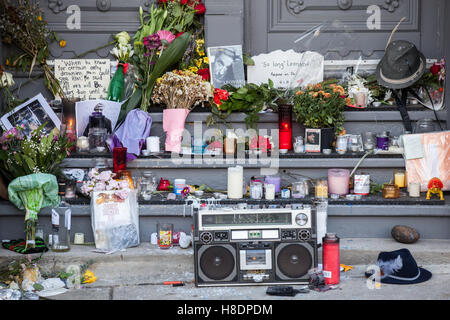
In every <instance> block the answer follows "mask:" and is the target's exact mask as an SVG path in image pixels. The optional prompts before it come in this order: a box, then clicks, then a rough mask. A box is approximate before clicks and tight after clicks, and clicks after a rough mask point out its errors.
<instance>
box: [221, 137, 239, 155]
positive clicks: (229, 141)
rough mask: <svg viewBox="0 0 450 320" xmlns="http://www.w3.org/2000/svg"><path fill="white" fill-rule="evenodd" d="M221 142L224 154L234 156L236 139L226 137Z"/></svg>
mask: <svg viewBox="0 0 450 320" xmlns="http://www.w3.org/2000/svg"><path fill="white" fill-rule="evenodd" d="M223 141H224V144H223V145H224V152H225V154H232V155H234V154H235V153H236V139H235V138H228V137H227V138H225V139H224V140H223Z"/></svg>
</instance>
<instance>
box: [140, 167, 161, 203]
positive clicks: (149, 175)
mask: <svg viewBox="0 0 450 320" xmlns="http://www.w3.org/2000/svg"><path fill="white" fill-rule="evenodd" d="M156 187H157V184H156V177H155V175H154V174H153V172H151V171H144V174H143V177H142V178H141V180H140V183H139V192H140V195H141V197H142V198H143V199H144V200H150V199H151V198H152V194H153V193H154V192H155V191H156Z"/></svg>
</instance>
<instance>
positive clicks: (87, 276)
mask: <svg viewBox="0 0 450 320" xmlns="http://www.w3.org/2000/svg"><path fill="white" fill-rule="evenodd" d="M95 281H97V277H96V276H95V275H94V273H93V272H92V271H90V270H86V272H85V273H84V274H83V283H93V282H95Z"/></svg>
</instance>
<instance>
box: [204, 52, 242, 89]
mask: <svg viewBox="0 0 450 320" xmlns="http://www.w3.org/2000/svg"><path fill="white" fill-rule="evenodd" d="M208 56H209V64H210V70H211V81H212V84H213V86H214V87H215V88H222V86H224V85H225V84H231V85H232V86H234V87H241V86H243V85H245V76H244V63H243V59H242V46H240V45H238V46H223V47H210V48H208Z"/></svg>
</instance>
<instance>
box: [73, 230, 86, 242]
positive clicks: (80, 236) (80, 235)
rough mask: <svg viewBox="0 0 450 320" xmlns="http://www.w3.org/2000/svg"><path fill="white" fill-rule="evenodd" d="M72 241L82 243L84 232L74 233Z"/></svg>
mask: <svg viewBox="0 0 450 320" xmlns="http://www.w3.org/2000/svg"><path fill="white" fill-rule="evenodd" d="M73 243H74V244H83V243H84V233H75V237H74V239H73Z"/></svg>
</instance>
